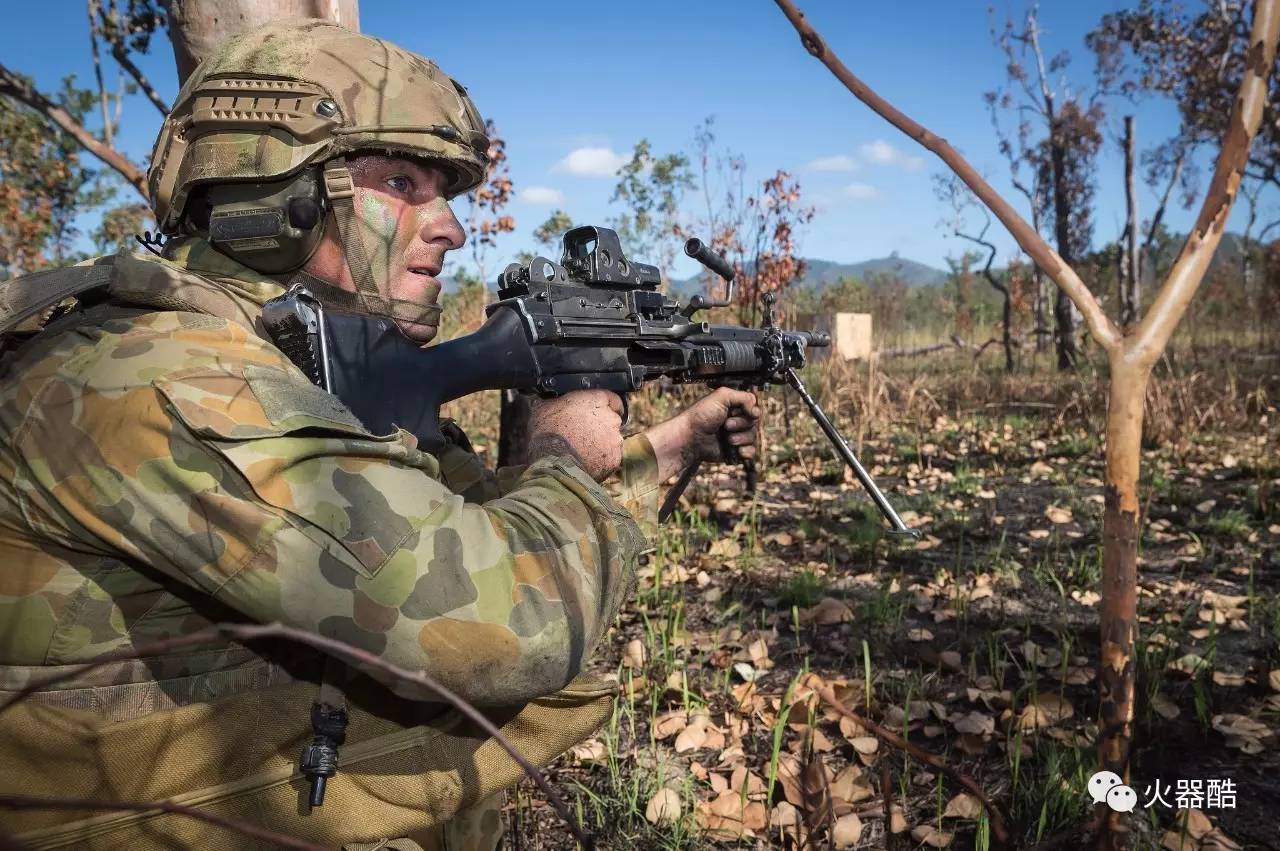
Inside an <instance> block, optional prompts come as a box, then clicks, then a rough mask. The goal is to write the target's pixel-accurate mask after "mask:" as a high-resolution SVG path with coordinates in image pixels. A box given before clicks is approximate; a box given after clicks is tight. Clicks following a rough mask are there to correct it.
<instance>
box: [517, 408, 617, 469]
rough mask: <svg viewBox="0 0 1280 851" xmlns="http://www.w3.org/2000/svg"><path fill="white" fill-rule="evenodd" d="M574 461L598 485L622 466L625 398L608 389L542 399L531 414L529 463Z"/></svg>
mask: <svg viewBox="0 0 1280 851" xmlns="http://www.w3.org/2000/svg"><path fill="white" fill-rule="evenodd" d="M545 455H560V456H563V457H567V458H570V459H572V460H573V461H574V462H575V463H576V464H577V465H578V466H579V467H581V468H582V469H583V470H585V471H586V473H587V475H589V476H591V478H593V479H595V480H596V481H597V482H600V481H604V480H605V479H606V478H608V476H609V474H610V473H612V472H613V471H614V470H616V469H617V468H618V465H619V464H621V463H622V397H621V396H619V395H618V394H617V393H611V392H609V391H608V390H575V391H573V392H572V393H566V394H565V395H563V396H559V397H557V398H554V399H538V400H535V401H534V403H533V410H532V411H531V412H530V415H529V453H528V456H529V460H530V461H536V460H537V459H539V458H541V457H543V456H545Z"/></svg>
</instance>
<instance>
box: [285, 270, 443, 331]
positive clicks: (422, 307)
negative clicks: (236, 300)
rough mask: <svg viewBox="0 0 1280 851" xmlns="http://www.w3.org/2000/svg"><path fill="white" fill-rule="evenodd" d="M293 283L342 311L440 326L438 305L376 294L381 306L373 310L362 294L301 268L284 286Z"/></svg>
mask: <svg viewBox="0 0 1280 851" xmlns="http://www.w3.org/2000/svg"><path fill="white" fill-rule="evenodd" d="M294 284H301V285H302V286H304V287H306V288H307V289H309V290H310V291H311V294H312V295H314V296H315V297H316V298H318V299H320V303H321V304H323V305H324V306H325V307H329V308H332V309H334V310H341V311H343V312H344V313H359V314H362V315H364V316H385V317H387V318H389V319H398V320H400V321H401V322H409V323H412V324H415V325H429V326H431V327H432V328H438V327H439V326H440V310H441V308H440V305H438V304H417V303H416V302H412V301H404V300H403V299H398V298H383V297H382V296H381V295H379V297H378V298H379V301H380V303H381V304H382V306H383V307H382V309H380V310H374V309H371V308H370V307H369V306H368V303H367V301H366V300H365V299H364V298H363V296H362V295H360V294H358V293H353V292H351V291H350V290H344V289H341V288H339V287H337V286H335V285H334V284H333V283H331V282H330V281H326V280H324V279H323V278H317V277H316V276H315V275H312V274H311V273H310V272H304V271H302V270H301V269H299V270H298V271H297V272H294V273H293V275H292V276H291V277H290V278H289V283H288V284H287V285H286V287H285V289H288V287H290V286H293V285H294Z"/></svg>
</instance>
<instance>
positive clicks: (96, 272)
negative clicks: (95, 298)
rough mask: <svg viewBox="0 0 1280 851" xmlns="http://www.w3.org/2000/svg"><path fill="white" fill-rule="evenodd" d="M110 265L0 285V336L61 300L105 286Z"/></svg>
mask: <svg viewBox="0 0 1280 851" xmlns="http://www.w3.org/2000/svg"><path fill="white" fill-rule="evenodd" d="M110 279H111V264H110V263H98V264H96V265H93V266H64V267H61V268H58V269H46V270H45V271H43V272H34V273H32V274H30V275H23V276H22V277H20V278H14V279H13V280H11V281H3V282H0V334H3V333H5V332H7V331H11V330H13V328H14V327H15V326H17V325H18V323H20V322H22V321H23V320H25V319H29V318H31V317H32V316H35V315H36V314H37V313H39V312H40V311H42V310H44V309H45V308H46V307H49V306H51V305H55V304H57V303H58V302H60V301H62V300H63V299H67V298H70V297H71V296H74V295H79V294H80V293H83V292H87V291H88V290H91V289H94V288H96V287H100V286H103V285H105V284H106V283H107V282H108V281H109V280H110Z"/></svg>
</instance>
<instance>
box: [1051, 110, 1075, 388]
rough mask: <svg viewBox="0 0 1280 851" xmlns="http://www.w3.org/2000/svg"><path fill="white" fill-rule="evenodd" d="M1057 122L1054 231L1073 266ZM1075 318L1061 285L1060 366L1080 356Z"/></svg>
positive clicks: (1056, 316) (1056, 307) (1057, 312)
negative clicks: (1077, 346) (1077, 348)
mask: <svg viewBox="0 0 1280 851" xmlns="http://www.w3.org/2000/svg"><path fill="white" fill-rule="evenodd" d="M1055 125H1056V122H1055V121H1054V119H1053V118H1052V117H1050V126H1051V127H1053V130H1052V131H1051V136H1052V138H1051V141H1050V145H1051V150H1050V156H1049V162H1050V165H1051V168H1052V170H1053V232H1054V238H1055V240H1056V241H1057V243H1058V256H1059V257H1061V258H1062V263H1063V265H1066V266H1074V265H1075V260H1076V258H1075V254H1074V252H1072V250H1071V249H1072V245H1071V204H1070V203H1069V198H1068V197H1067V163H1066V160H1067V152H1066V149H1065V148H1064V147H1063V143H1062V140H1061V138H1059V134H1058V133H1057V132H1056V130H1057V127H1056V126H1055ZM1075 320H1076V317H1075V312H1074V310H1073V308H1072V304H1071V297H1070V296H1069V295H1067V293H1066V291H1065V290H1062V289H1059V290H1058V293H1057V297H1056V298H1055V299H1054V302H1053V332H1054V333H1053V337H1054V344H1055V347H1056V349H1057V352H1058V369H1074V368H1075V365H1076V359H1077V357H1079V352H1078V351H1077V350H1076V321H1075Z"/></svg>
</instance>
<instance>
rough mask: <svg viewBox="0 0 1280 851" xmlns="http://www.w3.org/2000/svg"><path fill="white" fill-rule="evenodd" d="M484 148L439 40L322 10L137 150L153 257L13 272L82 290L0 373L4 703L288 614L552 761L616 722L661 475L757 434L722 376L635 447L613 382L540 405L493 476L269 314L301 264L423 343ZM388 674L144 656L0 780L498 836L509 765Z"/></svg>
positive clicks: (261, 35) (210, 71) (324, 834)
mask: <svg viewBox="0 0 1280 851" xmlns="http://www.w3.org/2000/svg"><path fill="white" fill-rule="evenodd" d="M488 144H489V143H488V139H487V138H485V134H484V132H483V129H482V125H481V122H480V119H479V116H478V115H477V113H476V110H475V108H474V107H473V105H472V103H471V101H470V99H469V98H468V96H467V94H466V91H465V90H464V89H463V88H462V87H461V86H460V85H458V84H457V83H455V82H454V81H453V80H452V79H450V78H449V77H448V76H446V75H445V74H443V73H442V72H441V71H440V70H439V69H438V68H437V67H436V66H435V65H434V64H432V63H431V62H429V61H427V60H425V59H423V58H421V57H419V56H416V55H414V54H412V53H408V52H406V51H404V50H401V49H399V48H397V47H395V46H394V45H392V44H390V43H388V42H385V41H382V40H380V39H376V38H371V37H368V36H364V35H360V34H356V33H352V32H348V31H346V30H343V29H341V28H339V27H336V26H332V25H329V24H324V23H319V22H314V21H312V22H305V23H303V22H286V23H277V24H272V25H269V26H266V27H263V28H260V29H257V30H255V31H252V32H249V33H246V34H244V35H242V36H241V37H239V38H236V39H234V40H232V41H231V42H230V43H228V44H227V45H226V46H225V48H224V49H222V50H221V51H220V52H219V53H218V54H217V55H215V56H213V57H211V58H210V59H209V60H208V61H206V62H205V63H204V64H202V65H201V66H200V67H199V68H198V69H197V70H196V71H195V73H194V74H193V75H192V76H191V78H190V79H189V80H188V81H187V82H186V84H185V85H184V86H183V88H182V91H181V92H180V93H179V95H178V98H177V103H176V105H175V107H174V109H173V111H172V113H171V114H170V116H169V117H168V119H167V120H166V122H165V124H164V127H163V129H162V130H161V133H160V136H159V139H158V141H157V143H156V149H155V151H154V154H153V162H152V167H151V171H150V173H149V186H150V189H151V194H152V198H153V202H154V207H155V214H156V218H157V221H158V222H159V224H160V227H161V228H162V229H163V230H164V231H165V232H166V233H169V234H171V238H170V240H169V241H168V243H167V244H166V245H165V248H164V252H163V256H161V257H150V256H145V255H130V254H120V255H118V256H115V257H110V258H99V259H97V260H96V261H92V262H91V263H89V264H85V265H82V266H80V267H76V268H74V269H71V270H65V269H64V270H55V271H52V272H48V273H43V277H41V278H39V279H38V280H36V279H34V278H29V279H27V280H25V281H22V282H19V285H17V286H15V285H14V284H12V283H11V284H10V285H9V298H8V299H7V300H6V303H7V305H8V307H9V309H10V312H11V313H13V312H22V309H23V306H24V305H25V306H26V308H27V309H26V311H25V312H27V313H30V312H32V311H33V310H34V309H35V308H34V306H33V305H32V299H34V296H33V295H32V293H37V294H43V298H44V301H45V302H57V301H59V300H61V305H60V306H59V308H58V309H57V311H56V313H55V314H54V315H53V316H52V317H49V316H48V315H47V314H48V313H49V311H45V312H44V314H42V316H41V318H42V319H44V320H47V321H45V322H44V323H43V328H42V330H39V331H38V333H35V334H34V335H33V336H32V338H31V339H29V340H27V341H26V342H24V343H23V344H22V346H21V347H20V348H19V349H18V350H17V351H16V352H14V353H11V354H10V355H8V356H7V357H6V359H5V362H4V364H3V369H4V381H3V382H2V383H0V702H3V700H4V698H5V696H6V695H11V694H12V693H13V692H14V691H15V690H17V689H19V688H21V687H22V686H23V685H25V684H27V683H29V682H33V681H38V680H41V679H42V678H44V677H46V676H48V675H50V674H54V673H58V672H59V671H60V670H63V666H75V665H77V664H78V663H82V662H84V661H86V660H88V659H91V658H93V657H96V656H98V655H100V654H103V653H108V652H112V651H120V652H123V653H127V651H129V650H130V648H132V647H134V646H138V645H142V644H147V643H151V642H155V641H157V640H165V639H174V640H177V639H181V638H182V637H183V636H187V635H190V634H191V633H194V632H196V631H199V630H201V629H202V628H205V627H207V626H208V625H210V624H212V623H217V622H223V621H232V620H241V621H249V622H272V621H279V622H282V623H285V624H290V625H293V626H296V627H301V628H304V629H307V630H310V631H314V632H316V633H319V634H321V635H325V636H330V637H334V638H338V639H341V640H342V641H345V642H348V643H350V644H352V645H355V646H356V647H359V648H361V649H363V650H366V651H368V652H370V653H373V654H376V655H377V656H380V657H381V658H383V659H386V660H388V661H391V662H394V663H395V664H398V665H401V666H403V667H406V668H411V669H421V670H424V671H426V672H428V673H430V675H431V676H433V677H434V678H436V679H437V680H438V681H440V682H441V683H443V684H444V685H445V686H447V687H448V688H450V689H452V690H453V691H455V692H457V693H458V694H460V695H461V696H462V697H464V698H465V699H466V700H468V701H470V702H472V703H473V704H475V705H478V706H481V707H485V708H486V712H487V713H488V714H489V715H490V717H491V718H492V719H493V720H494V722H495V723H496V724H498V725H499V726H500V727H502V729H503V731H504V734H505V735H506V736H507V738H509V739H511V741H512V742H514V743H515V744H516V745H517V746H519V747H520V748H521V749H522V751H523V752H524V753H525V755H526V756H527V757H528V758H529V759H530V760H531V761H533V762H535V763H537V764H540V765H545V764H546V763H547V762H549V761H550V760H551V759H553V758H554V757H555V756H556V755H557V754H559V753H561V752H563V751H564V750H565V749H567V748H568V747H570V746H571V745H573V744H575V743H576V742H578V741H580V740H582V739H583V738H585V737H586V736H588V735H589V734H590V733H591V732H593V731H594V730H595V729H596V728H597V727H598V726H599V725H600V724H601V723H602V721H603V720H604V718H605V717H606V715H607V713H608V712H609V710H610V707H611V701H612V695H613V691H612V689H611V687H610V686H609V685H608V684H607V683H602V682H598V681H595V680H591V679H589V678H586V677H580V676H578V675H579V672H580V671H581V670H582V667H583V664H584V662H585V661H586V659H587V657H588V656H589V654H590V653H591V652H592V649H593V648H594V647H595V646H596V644H597V643H598V642H599V640H600V638H601V636H602V635H603V634H604V632H605V630H606V629H607V628H608V627H609V625H610V623H611V621H612V619H613V618H614V616H615V614H616V613H617V611H618V608H619V606H620V605H621V603H622V602H623V600H624V599H625V598H626V596H627V594H628V592H629V590H630V588H631V586H632V584H633V578H634V564H635V562H636V559H637V557H638V555H639V554H640V553H641V551H642V550H643V549H644V548H645V547H646V543H645V540H644V537H643V535H642V533H641V526H648V525H650V524H652V523H653V520H654V517H655V506H656V501H657V492H658V487H659V484H660V482H662V481H664V480H665V479H666V478H667V477H669V475H670V474H671V473H673V472H674V471H675V470H677V469H678V468H679V467H680V466H681V465H682V464H684V463H687V462H689V461H692V460H698V459H702V460H707V459H710V460H716V459H718V458H719V449H718V446H719V443H718V441H717V434H718V433H721V432H724V431H727V432H728V433H729V435H730V437H729V440H730V442H731V443H734V444H737V445H739V446H742V447H743V449H744V452H743V454H744V455H750V454H751V453H752V448H753V447H752V446H751V444H752V443H753V442H754V439H755V430H756V422H757V417H758V415H759V411H758V409H757V408H756V407H755V399H754V397H753V396H752V395H751V394H748V393H741V392H736V391H729V390H720V391H716V392H715V393H713V394H711V395H709V396H707V397H705V398H704V399H703V400H702V401H700V402H699V403H697V404H695V405H694V406H692V407H691V408H689V409H688V410H686V411H685V412H683V413H682V414H680V415H678V416H676V417H675V418H673V419H671V420H668V421H667V422H665V423H662V424H660V425H658V426H655V427H653V428H651V429H650V430H649V431H647V432H645V433H643V434H641V435H637V436H635V437H632V438H629V439H628V440H626V441H625V442H623V441H622V439H621V436H620V418H619V414H620V410H621V408H620V400H619V399H618V398H617V397H616V396H614V395H613V394H609V393H605V392H603V391H589V392H588V391H583V392H578V393H572V394H569V395H566V396H564V397H561V398H559V399H556V400H551V401H548V402H545V403H543V404H540V405H539V406H537V407H536V409H535V413H534V417H533V424H532V427H531V433H532V443H531V451H530V457H531V458H534V459H535V460H534V461H533V462H532V463H531V464H529V465H528V466H525V467H518V468H508V469H504V470H502V471H500V472H499V474H498V475H497V476H494V475H493V474H491V473H488V472H487V471H486V470H485V469H484V468H483V465H482V464H481V462H480V461H479V460H478V459H477V458H476V457H475V455H474V454H472V453H471V452H470V451H469V447H468V446H467V444H466V441H465V438H463V437H462V436H461V434H460V433H459V432H457V430H456V429H454V430H452V431H451V434H452V436H453V441H452V443H451V445H449V446H447V447H446V448H445V449H443V450H441V451H439V452H437V453H435V454H430V453H427V452H424V451H422V450H420V449H419V448H418V447H417V445H416V441H415V439H414V438H413V437H412V435H410V434H408V433H407V432H404V431H399V432H397V433H391V434H373V433H371V432H370V431H368V430H367V429H366V428H365V427H364V426H363V425H362V424H361V423H360V422H359V421H358V420H357V419H356V418H355V417H354V416H353V415H352V414H351V413H350V412H349V411H348V410H347V409H346V408H344V407H343V406H342V405H341V404H340V403H339V402H338V401H337V400H336V399H335V398H334V397H332V396H330V395H329V394H327V393H325V392H324V391H323V390H321V389H320V388H318V387H316V386H315V385H313V384H311V383H310V382H309V381H308V380H307V379H306V377H305V376H304V374H303V373H302V372H301V371H300V370H299V369H298V368H296V367H295V366H294V364H292V363H290V362H289V360H288V359H287V358H286V357H285V356H284V355H283V354H282V353H281V352H280V351H279V350H278V349H277V348H276V347H275V346H274V345H272V343H271V342H270V341H269V339H268V338H267V336H266V334H265V332H264V329H263V328H262V325H261V321H260V314H261V308H262V304H263V302H264V301H266V300H269V299H271V298H273V297H276V296H278V295H280V294H281V293H283V292H284V289H285V287H286V286H287V285H288V284H290V283H292V282H296V281H303V282H305V283H307V284H308V286H309V287H310V288H311V289H312V290H313V292H315V293H317V295H319V296H320V297H321V298H322V300H324V301H325V302H326V303H327V304H329V305H331V306H334V307H337V308H341V309H346V310H365V311H370V312H374V313H379V314H383V315H387V316H391V317H394V318H395V320H396V322H397V324H398V325H399V327H400V329H401V330H402V331H403V332H404V333H405V334H406V335H408V336H409V337H411V338H412V339H414V340H417V341H420V342H422V343H424V344H425V343H427V342H429V341H430V340H431V339H432V337H433V336H434V335H435V333H436V329H437V324H438V319H439V314H440V310H439V307H438V306H437V305H436V299H437V296H438V294H439V291H440V283H439V281H438V280H437V278H436V276H437V275H439V273H440V270H441V266H442V262H443V257H444V255H445V253H446V252H447V251H449V250H452V249H456V248H458V247H460V246H461V245H462V242H463V233H462V230H461V228H460V227H459V225H458V222H457V220H456V219H455V218H454V216H453V213H452V212H451V211H450V209H449V204H448V200H449V199H450V198H452V197H454V196H456V195H457V194H459V193H462V192H466V191H468V190H469V189H471V188H473V187H475V186H476V185H477V184H478V183H479V182H480V181H481V180H482V179H483V175H484V171H485V162H486V151H487V149H488ZM33 283H34V284H35V286H33ZM76 293H78V297H77V298H76V299H74V301H69V300H66V299H65V298H64V297H65V296H67V295H69V294H76ZM36 306H38V305H36ZM406 392H412V388H406ZM733 406H740V407H741V409H745V412H744V413H739V414H737V415H734V416H730V414H729V411H730V409H731V407H733ZM619 470H620V485H619V486H618V488H617V492H616V497H617V498H616V499H615V495H611V494H610V493H609V492H608V491H606V489H605V488H604V487H602V485H601V482H603V481H604V480H605V479H606V478H607V477H609V476H610V475H611V474H613V473H614V472H615V471H619ZM624 506H625V508H624ZM380 676H382V675H380V674H379V673H378V672H377V671H376V670H353V669H349V668H347V667H346V666H343V665H340V664H336V663H335V662H334V661H332V660H329V661H326V660H325V659H322V658H318V657H317V654H315V653H314V652H311V651H309V650H307V649H305V648H299V647H296V646H277V645H274V644H273V645H264V646H244V645H242V644H238V643H235V642H230V641H227V642H225V643H223V644H220V645H203V646H197V647H182V648H178V647H175V648H173V649H172V650H171V651H170V652H168V653H165V654H163V655H160V656H152V657H148V658H145V659H124V660H121V661H119V662H116V663H113V664H111V665H109V666H107V667H102V668H98V669H96V670H94V671H92V672H91V673H88V674H86V675H82V676H79V677H77V678H75V679H71V680H68V681H66V682H63V683H60V684H57V685H55V686H51V687H48V688H46V689H44V690H42V691H40V692H39V693H37V694H36V695H35V696H34V697H33V698H32V699H28V700H25V701H23V702H21V703H19V704H17V705H16V706H14V707H12V708H11V709H9V710H7V711H6V712H5V713H4V714H3V715H0V791H3V792H9V793H21V794H29V795H40V796H47V797H58V798H68V797H77V798H92V799H100V800H104V801H135V802H136V801H144V802H145V801H155V800H164V799H171V800H173V801H176V802H178V803H181V804H186V805H188V806H193V807H197V808H199V809H201V810H202V811H204V812H206V813H208V814H210V815H211V816H217V817H223V818H232V819H238V820H241V821H247V822H251V823H253V824H256V825H259V826H262V827H266V828H268V829H271V830H277V831H282V832H285V833H290V834H294V835H298V836H302V837H306V838H307V839H309V840H311V841H313V842H316V843H319V844H322V845H325V846H329V847H338V846H344V847H348V848H375V847H404V848H412V847H417V846H415V845H412V844H406V843H408V839H406V840H403V841H400V842H399V843H398V844H393V845H391V846H387V845H385V841H386V839H387V838H388V837H407V838H409V839H412V840H413V841H416V842H417V843H418V844H419V845H421V846H424V847H426V848H445V847H447V848H450V849H456V848H493V847H495V845H496V844H497V843H498V841H499V839H500V819H499V817H498V812H497V809H496V805H495V803H494V802H495V800H496V796H498V795H499V794H500V793H501V790H503V789H504V788H506V787H507V786H509V785H511V784H512V783H513V782H515V781H516V780H518V779H519V777H520V775H521V771H520V769H519V767H518V766H517V765H516V764H515V763H514V762H512V761H511V760H510V758H509V757H508V756H507V755H506V753H505V751H503V750H502V749H501V748H500V747H499V746H498V745H497V744H496V742H494V741H493V740H491V739H488V738H487V737H486V736H484V735H483V734H481V733H480V732H479V731H478V730H476V729H474V728H473V727H471V726H470V725H469V724H468V723H466V722H465V721H464V719H462V718H461V717H460V716H459V715H457V714H456V713H455V712H453V711H451V710H450V709H449V707H448V706H447V705H444V704H441V703H440V702H438V701H436V700H433V699H432V698H433V695H432V694H430V693H419V692H417V690H415V689H414V688H412V687H408V686H406V685H405V684H404V683H402V682H394V681H390V682H389V681H387V680H386V679H385V677H384V678H383V679H382V680H379V677H380ZM313 704H316V705H320V706H325V707H329V708H330V710H331V713H332V714H331V715H330V716H326V717H328V718H329V720H328V721H326V720H325V719H324V718H321V719H320V720H318V721H316V724H317V725H318V727H317V729H319V728H320V727H324V725H325V724H328V723H330V722H332V721H333V720H334V719H337V718H340V713H338V710H340V709H343V708H345V713H346V716H345V717H346V724H345V727H343V726H342V725H341V724H339V725H338V728H337V729H336V730H330V731H329V732H330V733H331V734H332V736H333V738H334V741H335V742H337V743H340V744H341V756H340V769H339V771H338V772H337V774H336V775H335V776H333V777H332V778H331V779H329V781H328V786H327V793H326V797H325V799H324V802H323V804H322V805H321V806H309V803H308V802H309V796H310V794H311V788H310V784H309V780H310V779H314V778H309V777H307V776H304V775H303V773H302V771H301V769H300V766H299V756H298V755H299V753H300V752H301V751H302V750H303V748H304V747H305V746H306V745H307V744H308V743H309V742H311V741H312V738H313V735H315V733H316V730H313V726H312V718H311V713H312V706H313ZM313 773H314V772H313ZM3 824H4V825H5V830H6V831H8V832H11V833H16V834H18V835H19V837H20V839H21V840H22V841H23V842H25V843H27V844H29V845H31V846H32V847H62V846H75V847H77V848H117V847H128V848H131V849H138V848H161V847H163V848H173V847H236V848H245V847H251V844H252V841H251V840H249V839H246V838H245V837H244V836H238V835H235V834H232V833H229V832H226V831H224V830H223V829H221V828H218V827H216V826H214V825H211V824H210V823H207V822H202V821H197V820H193V819H190V818H187V817H182V816H177V815H173V814H166V813H162V812H158V811H155V810H152V811H144V812H138V811H128V810H123V811H121V810H115V811H113V810H111V809H109V808H108V809H105V810H103V809H97V810H95V809H88V810H84V811H79V810H76V811H71V812H57V811H39V810H32V811H21V812H7V813H5V815H4V818H3Z"/></svg>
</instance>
